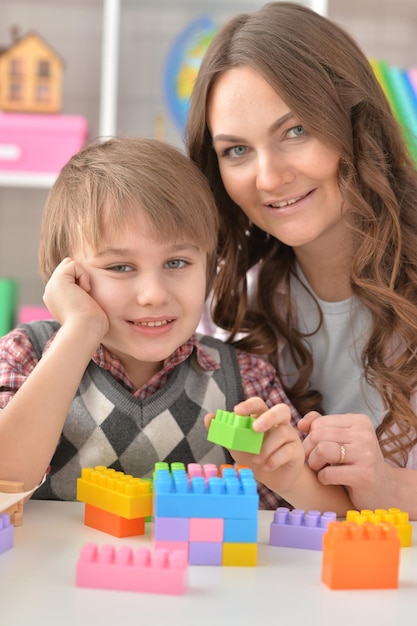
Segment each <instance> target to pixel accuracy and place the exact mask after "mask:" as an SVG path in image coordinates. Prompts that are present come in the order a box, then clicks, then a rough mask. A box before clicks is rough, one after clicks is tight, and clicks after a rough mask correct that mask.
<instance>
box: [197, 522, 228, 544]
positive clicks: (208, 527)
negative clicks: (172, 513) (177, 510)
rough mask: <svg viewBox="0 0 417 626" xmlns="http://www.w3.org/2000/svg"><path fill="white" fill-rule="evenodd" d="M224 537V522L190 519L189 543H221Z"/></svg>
mask: <svg viewBox="0 0 417 626" xmlns="http://www.w3.org/2000/svg"><path fill="white" fill-rule="evenodd" d="M223 537H224V520H223V519H215V518H214V519H213V518H212V519H207V518H194V517H192V518H191V519H190V535H189V540H190V541H205V542H207V543H217V542H220V543H222V541H223Z"/></svg>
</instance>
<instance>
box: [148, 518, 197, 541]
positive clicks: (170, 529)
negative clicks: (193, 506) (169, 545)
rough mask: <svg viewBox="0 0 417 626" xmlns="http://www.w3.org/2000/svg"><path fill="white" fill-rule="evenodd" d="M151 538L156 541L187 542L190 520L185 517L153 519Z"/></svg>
mask: <svg viewBox="0 0 417 626" xmlns="http://www.w3.org/2000/svg"><path fill="white" fill-rule="evenodd" d="M153 536H154V539H155V540H156V541H158V540H161V541H188V539H189V536H190V520H189V519H188V518H186V517H155V518H154V528H153Z"/></svg>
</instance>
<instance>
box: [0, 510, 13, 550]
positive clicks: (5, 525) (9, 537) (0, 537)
mask: <svg viewBox="0 0 417 626" xmlns="http://www.w3.org/2000/svg"><path fill="white" fill-rule="evenodd" d="M13 539H14V526H13V524H12V522H11V519H10V515H9V514H8V513H0V554H1V553H2V552H6V551H7V550H10V549H11V548H13Z"/></svg>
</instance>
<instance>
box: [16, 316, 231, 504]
mask: <svg viewBox="0 0 417 626" xmlns="http://www.w3.org/2000/svg"><path fill="white" fill-rule="evenodd" d="M22 326H23V327H24V328H25V329H26V331H27V333H28V335H29V337H30V339H31V341H32V344H33V347H34V349H35V351H36V353H37V355H38V358H41V356H42V352H43V348H44V346H45V344H46V342H47V341H48V339H49V338H50V337H51V335H52V334H53V333H54V332H55V331H56V330H57V329H58V328H59V325H58V324H57V323H56V322H53V321H42V322H33V323H30V324H22ZM198 339H199V341H200V342H201V343H202V344H203V346H204V348H205V349H206V350H207V351H208V352H209V353H210V355H211V356H212V357H213V358H214V360H215V361H216V362H217V363H219V364H220V366H221V368H220V369H218V370H214V371H206V370H203V369H202V368H201V367H200V366H199V365H198V362H197V358H196V355H195V353H193V354H192V355H191V356H190V357H189V358H188V359H186V360H185V361H184V362H182V363H181V364H179V365H178V366H177V367H175V369H174V370H173V372H172V374H171V376H170V377H169V379H168V380H167V381H166V383H165V385H164V386H163V388H162V389H160V390H159V391H157V392H156V393H155V394H154V395H153V396H151V397H150V398H148V399H146V400H139V399H137V398H135V397H134V396H133V395H132V394H131V393H130V392H129V391H128V390H127V389H125V388H124V387H123V385H121V384H119V383H118V381H116V380H115V379H114V378H113V377H112V375H111V374H110V373H109V372H108V371H107V370H104V369H102V368H100V367H98V366H97V365H96V364H95V363H94V362H93V361H90V364H89V365H88V367H87V369H86V371H85V373H84V376H83V378H82V380H81V383H80V386H79V388H78V391H77V394H76V396H75V398H74V400H73V402H72V405H71V408H70V411H69V413H68V416H67V418H66V421H65V424H64V429H63V432H62V435H61V439H60V441H59V444H58V446H57V448H56V451H55V454H54V456H53V458H52V460H51V471H50V473H49V475H48V477H47V479H46V481H45V483H44V484H43V485H42V486H41V487H40V488H39V489H37V491H36V492H35V493H34V495H33V497H34V498H38V499H48V500H75V498H76V481H77V478H78V477H79V476H80V475H81V468H82V467H94V466H95V465H104V466H106V467H112V468H114V469H116V470H119V471H122V472H125V473H126V474H131V475H133V476H138V477H150V476H151V475H152V471H153V468H154V465H155V463H156V462H157V461H166V462H168V463H172V462H175V461H181V462H183V463H186V464H187V463H200V464H204V463H215V464H216V465H220V464H222V463H231V462H233V461H232V459H231V456H230V454H229V452H228V451H227V450H226V449H224V448H222V447H220V446H218V445H215V444H212V443H211V442H208V441H207V431H206V428H205V426H204V423H203V417H204V415H205V414H206V413H215V412H216V410H217V409H224V410H226V411H232V410H233V407H234V405H235V404H237V403H238V402H240V401H241V400H243V390H242V381H241V375H240V371H239V368H238V363H237V359H236V354H235V350H234V348H233V347H232V346H229V345H226V344H224V343H222V342H221V341H219V340H217V339H214V338H213V337H207V336H199V337H198ZM50 417H51V416H48V415H45V419H50ZM40 436H42V435H41V434H40Z"/></svg>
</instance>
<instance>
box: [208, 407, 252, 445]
mask: <svg viewBox="0 0 417 626" xmlns="http://www.w3.org/2000/svg"><path fill="white" fill-rule="evenodd" d="M254 421H255V418H254V417H251V416H250V415H237V414H236V413H233V412H229V411H221V410H218V411H217V413H216V416H215V418H214V419H212V420H211V422H210V426H209V431H208V435H207V440H208V441H211V442H212V443H217V444H219V445H220V446H224V447H225V448H229V449H231V450H241V451H243V452H251V453H252V454H259V452H260V451H261V447H262V442H263V439H264V433H257V432H255V431H254V430H253V428H252V425H253V422H254Z"/></svg>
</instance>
